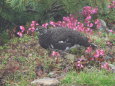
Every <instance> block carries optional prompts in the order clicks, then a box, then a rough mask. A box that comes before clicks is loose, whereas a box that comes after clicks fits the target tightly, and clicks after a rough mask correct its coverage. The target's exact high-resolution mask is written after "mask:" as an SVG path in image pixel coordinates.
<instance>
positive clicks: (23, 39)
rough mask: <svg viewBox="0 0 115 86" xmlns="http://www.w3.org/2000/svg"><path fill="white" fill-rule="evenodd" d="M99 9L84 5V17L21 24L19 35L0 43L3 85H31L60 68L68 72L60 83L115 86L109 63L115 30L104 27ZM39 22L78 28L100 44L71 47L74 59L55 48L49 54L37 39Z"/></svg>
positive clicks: (113, 56)
mask: <svg viewBox="0 0 115 86" xmlns="http://www.w3.org/2000/svg"><path fill="white" fill-rule="evenodd" d="M113 4H114V2H112V3H111V4H110V5H109V8H110V9H114V5H113ZM98 10H99V9H98V8H97V7H91V6H85V7H83V9H82V11H81V12H80V14H81V15H82V19H81V16H80V17H79V16H76V15H75V14H70V15H69V16H66V17H63V19H62V21H57V22H54V21H50V22H46V23H44V24H42V25H40V24H39V22H37V21H32V22H31V23H30V24H27V25H26V26H24V25H21V26H19V28H17V29H18V30H17V31H16V32H15V34H16V36H18V37H15V38H13V39H11V40H10V41H9V42H7V44H5V45H3V46H0V85H3V86H32V85H31V81H32V80H34V79H36V78H38V77H39V78H40V77H45V76H48V74H49V73H50V72H52V71H60V72H61V73H63V72H65V73H66V76H65V77H64V78H61V80H60V81H61V83H60V86H72V85H75V86H76V85H78V86H114V85H115V82H114V81H115V77H114V76H115V73H113V71H112V70H113V69H112V67H111V66H110V64H112V65H115V39H114V38H115V32H114V31H113V30H112V29H107V28H105V27H104V28H102V25H103V24H102V23H101V21H100V19H99V18H98ZM79 18H80V19H79ZM38 26H43V27H45V28H46V29H48V28H53V27H67V28H70V29H73V30H77V31H79V32H81V33H82V34H83V35H86V36H87V37H88V38H89V41H92V42H93V43H95V44H96V45H97V46H98V47H97V49H95V50H93V49H92V48H91V47H87V48H86V49H85V48H81V49H79V50H71V53H74V54H75V58H74V60H72V61H71V60H70V59H63V58H61V55H60V53H59V52H56V51H52V53H51V55H49V52H48V51H47V50H45V49H43V48H42V47H41V46H40V45H39V43H38V38H39V37H38V33H36V32H35V30H36V28H37V27H38ZM101 28H102V30H101ZM38 67H43V70H41V71H42V72H38V71H37V69H36V68H38Z"/></svg>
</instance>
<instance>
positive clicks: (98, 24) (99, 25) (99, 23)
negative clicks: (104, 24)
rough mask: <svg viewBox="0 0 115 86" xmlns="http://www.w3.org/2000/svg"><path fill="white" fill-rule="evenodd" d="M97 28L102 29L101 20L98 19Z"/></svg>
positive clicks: (96, 21)
mask: <svg viewBox="0 0 115 86" xmlns="http://www.w3.org/2000/svg"><path fill="white" fill-rule="evenodd" d="M94 23H95V24H96V25H97V26H96V27H97V29H99V28H100V27H101V22H100V20H99V19H96V20H95V22H94Z"/></svg>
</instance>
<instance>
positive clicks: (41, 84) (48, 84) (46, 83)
mask: <svg viewBox="0 0 115 86" xmlns="http://www.w3.org/2000/svg"><path fill="white" fill-rule="evenodd" d="M59 83H60V82H59V81H58V80H57V79H56V78H49V77H44V78H43V79H36V80H34V81H32V82H31V84H34V85H36V86H58V85H59Z"/></svg>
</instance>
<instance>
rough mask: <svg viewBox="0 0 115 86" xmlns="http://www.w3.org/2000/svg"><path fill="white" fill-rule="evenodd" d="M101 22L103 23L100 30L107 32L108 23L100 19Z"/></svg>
mask: <svg viewBox="0 0 115 86" xmlns="http://www.w3.org/2000/svg"><path fill="white" fill-rule="evenodd" d="M99 20H100V22H101V27H100V28H99V30H101V31H106V30H108V28H107V25H106V22H105V21H104V20H102V19H99Z"/></svg>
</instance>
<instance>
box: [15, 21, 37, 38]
mask: <svg viewBox="0 0 115 86" xmlns="http://www.w3.org/2000/svg"><path fill="white" fill-rule="evenodd" d="M38 25H39V24H38V23H37V22H36V21H32V23H31V24H30V27H29V28H28V29H26V28H25V27H24V26H20V30H21V31H19V32H17V35H18V36H19V37H22V36H23V34H24V33H26V34H32V33H34V31H35V29H36V26H38Z"/></svg>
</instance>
